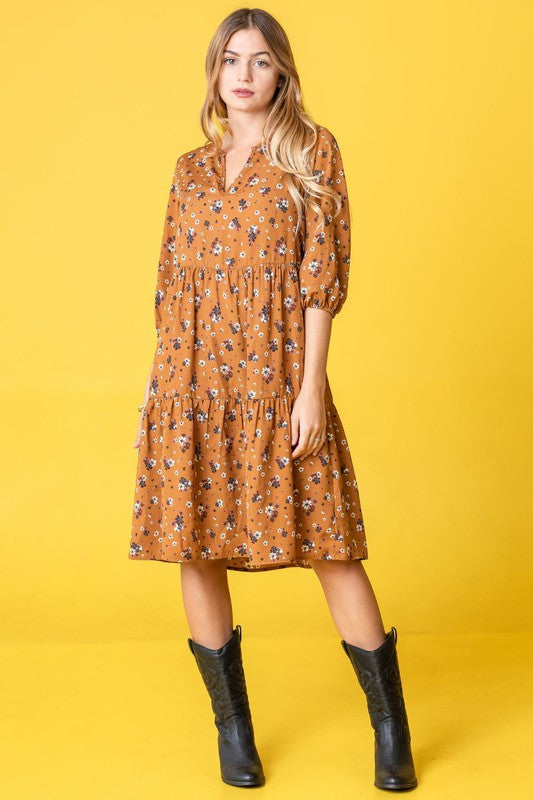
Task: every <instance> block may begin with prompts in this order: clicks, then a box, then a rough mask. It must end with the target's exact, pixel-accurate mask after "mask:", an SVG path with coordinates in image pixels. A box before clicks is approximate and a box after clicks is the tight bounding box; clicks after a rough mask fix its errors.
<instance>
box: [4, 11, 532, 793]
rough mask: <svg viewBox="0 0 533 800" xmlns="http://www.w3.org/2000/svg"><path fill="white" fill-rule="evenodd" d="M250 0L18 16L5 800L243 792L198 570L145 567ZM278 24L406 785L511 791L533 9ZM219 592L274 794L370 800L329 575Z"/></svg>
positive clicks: (8, 392) (523, 554)
mask: <svg viewBox="0 0 533 800" xmlns="http://www.w3.org/2000/svg"><path fill="white" fill-rule="evenodd" d="M237 7H238V5H233V4H227V3H222V4H221V3H214V2H203V3H202V4H201V5H199V4H190V3H178V2H153V3H148V4H147V3H140V2H128V3H125V2H109V0H107V2H105V3H104V2H103V0H96V1H95V2H91V3H86V4H81V3H60V2H52V3H47V4H42V3H36V2H33V1H32V0H30V1H29V2H28V3H25V4H11V5H10V6H9V8H7V9H6V10H4V14H3V26H2V27H3V33H2V39H3V41H2V53H3V55H2V61H3V64H2V67H3V68H2V82H3V111H4V124H3V126H2V135H3V140H4V141H3V147H2V157H3V158H2V160H3V193H2V194H3V197H2V222H3V228H4V232H5V234H6V235H5V236H4V237H2V239H3V243H2V249H3V253H2V256H3V258H2V261H3V291H2V320H3V323H4V325H3V328H4V331H3V336H2V345H3V348H2V349H3V369H2V371H1V377H2V398H3V404H2V405H3V414H2V417H3V430H2V468H3V469H2V473H3V474H2V488H1V498H2V530H3V534H2V537H1V543H2V550H1V565H2V566H1V573H0V574H1V578H2V580H1V584H0V593H1V594H2V601H3V602H2V605H3V607H4V608H5V609H6V610H7V613H6V614H5V615H4V624H3V633H2V636H3V639H4V640H5V642H4V658H3V659H2V661H3V667H2V679H3V682H4V686H5V687H6V686H7V689H3V691H2V695H3V696H4V697H6V696H7V714H8V719H9V723H8V726H7V730H6V733H7V736H8V739H7V741H6V743H5V745H4V746H3V753H4V755H6V754H8V763H9V769H8V770H7V771H6V772H4V782H7V786H8V789H9V795H8V796H9V797H10V798H18V797H33V796H39V797H40V798H43V797H54V798H57V797H62V796H63V794H64V795H65V796H66V795H67V794H69V795H71V794H72V792H75V794H76V796H77V797H78V798H85V797H87V798H89V797H91V798H92V797H95V796H105V797H109V798H111V797H119V796H121V795H122V793H124V794H128V796H129V797H130V798H136V797H152V796H155V791H156V789H157V792H158V793H159V794H160V796H161V797H167V796H168V797H174V796H176V795H177V796H195V793H196V792H198V793H200V794H201V793H202V792H203V791H204V790H205V791H211V792H219V793H220V794H221V795H222V793H224V792H228V793H229V792H234V793H235V792H237V791H238V790H237V789H233V788H232V787H225V785H224V784H222V783H221V782H220V780H219V778H218V776H217V769H218V767H217V764H216V752H215V748H216V738H215V734H216V730H215V728H214V726H213V725H212V722H211V721H210V720H211V716H210V710H209V708H208V705H207V698H206V696H204V690H203V686H201V685H200V679H199V676H198V675H197V674H196V671H195V666H194V664H193V663H192V657H191V654H190V653H189V650H188V647H187V646H186V641H185V640H186V637H187V635H188V629H187V624H186V619H185V616H184V612H183V608H182V604H181V594H180V584H179V567H178V566H177V565H169V564H163V563H157V562H150V563H142V562H133V561H130V560H129V559H127V551H128V546H129V530H130V522H131V514H132V506H133V493H134V473H135V462H136V457H137V450H135V449H134V448H133V446H132V444H133V441H134V438H135V434H136V429H137V421H138V412H137V410H136V406H137V405H138V403H140V402H141V401H142V395H143V392H144V386H145V381H146V377H147V374H148V370H149V368H150V364H151V359H152V357H153V353H154V347H155V328H154V317H153V293H154V288H155V278H156V270H157V260H158V255H159V246H160V239H161V233H162V225H163V216H164V213H165V208H166V201H167V193H168V185H169V181H170V178H171V175H172V170H173V167H174V164H175V160H176V158H177V156H178V155H179V154H181V153H183V152H185V151H187V150H189V149H192V148H193V147H195V146H197V145H199V144H201V143H202V142H203V140H204V137H203V133H202V132H201V129H200V126H199V124H198V120H199V112H200V107H201V104H202V102H203V98H204V89H205V78H204V58H205V51H206V48H207V44H208V41H209V39H210V37H211V36H212V34H213V33H214V31H215V29H216V26H217V25H218V23H219V22H220V21H221V20H222V18H223V17H224V16H225V15H226V14H228V13H230V12H231V11H233V10H234V9H235V8H237ZM261 7H263V8H265V9H266V10H268V11H270V12H271V13H272V14H274V16H276V18H277V19H278V20H279V21H280V22H281V24H282V25H283V26H284V28H285V30H286V31H287V33H288V35H289V38H290V41H291V45H292V48H293V52H294V56H295V59H296V63H297V67H298V70H299V73H300V78H301V81H302V86H303V93H304V101H305V103H306V107H307V109H308V111H309V112H310V113H311V115H312V116H313V118H314V119H315V121H317V122H318V123H320V124H323V125H326V126H327V127H328V128H330V130H332V131H333V133H334V134H335V136H336V137H337V140H338V142H339V145H340V148H341V152H342V155H343V160H344V165H345V169H346V174H347V176H348V182H349V191H350V203H351V212H352V226H353V227H352V268H351V274H350V287H349V293H348V300H347V303H346V305H345V307H344V309H343V312H342V313H341V314H340V315H339V317H338V318H336V319H335V320H334V323H333V333H332V339H331V347H330V355H329V360H328V374H329V377H330V382H331V385H332V390H333V395H334V398H335V402H336V405H337V408H338V410H339V413H340V415H341V418H342V420H343V423H344V426H345V428H346V432H347V435H348V441H349V445H350V451H351V454H352V459H353V462H354V466H355V471H356V475H357V479H358V484H359V490H360V494H361V502H362V509H363V516H364V520H365V526H366V532H367V541H368V547H369V559H368V561H365V569H366V570H367V573H368V574H369V576H370V578H371V580H372V583H373V586H374V589H375V591H376V594H377V597H378V601H379V603H380V607H381V610H382V614H383V618H384V624H385V626H386V630H388V629H389V627H390V625H395V626H396V627H397V629H398V633H399V641H398V648H399V653H400V665H401V667H402V674H403V681H404V688H405V693H406V699H407V701H408V702H407V707H408V712H409V715H410V721H411V732H412V736H413V745H414V756H415V763H416V764H417V767H418V771H419V781H420V784H419V788H418V789H417V790H416V791H418V793H419V796H420V797H426V796H427V797H431V798H432V800H439V798H441V797H443V798H444V797H445V798H447V800H449V799H450V798H454V797H462V796H464V792H465V783H464V782H463V781H467V782H468V786H469V787H471V790H472V793H477V792H478V791H479V792H480V794H481V793H482V794H483V796H484V797H485V798H489V797H498V798H502V797H507V796H511V795H512V796H513V797H514V796H517V795H516V792H514V793H513V790H512V787H511V784H508V781H509V779H510V777H511V774H512V776H513V778H514V779H515V780H517V781H518V780H519V772H520V765H521V764H522V763H523V762H522V761H521V760H520V758H521V752H522V751H521V749H520V748H521V747H522V748H524V747H525V741H526V738H527V736H526V735H525V734H526V732H527V735H528V736H529V735H530V723H529V727H528V726H527V723H526V709H527V708H528V704H530V702H531V694H530V690H529V689H528V688H527V687H528V686H529V683H530V681H527V683H526V677H527V676H528V673H527V667H526V665H527V663H528V659H527V658H526V656H527V652H528V639H527V636H529V635H530V633H531V630H532V614H531V611H532V608H531V606H532V602H531V569H532V557H531V556H532V547H531V531H532V526H531V520H532V491H531V471H532V458H531V453H532V452H533V449H532V446H533V437H532V424H531V423H532V415H531V408H532V399H533V391H532V390H533V385H532V384H533V381H532V367H531V364H532V357H531V353H532V349H531V345H532V338H533V337H532V335H531V316H532V315H531V308H532V304H531V299H532V297H531V283H532V282H531V270H532V260H531V255H532V225H531V187H532V179H533V174H532V173H533V170H532V162H531V142H532V133H533V131H532V127H533V126H532V119H533V117H532V112H531V70H532V66H533V65H532V57H531V41H532V33H533V31H532V24H531V23H532V17H533V12H532V6H531V4H530V3H528V2H518V1H517V0H508V1H507V2H499V3H497V2H481V1H480V0H476V1H475V2H458V1H456V0H449V1H448V2H440V0H439V1H438V2H422V1H420V2H414V1H412V0H407V1H406V2H402V3H397V2H392V1H391V2H371V3H368V2H352V3H347V2H344V3H336V4H329V3H319V2H312V0H305V1H304V0H297V2H292V3H290V4H288V3H279V2H273V3H267V4H265V5H263V6H261ZM141 563H142V565H141ZM230 586H231V589H232V597H233V607H234V622H235V623H240V624H241V625H242V626H243V650H244V654H245V659H246V655H247V654H248V664H249V665H250V666H249V667H248V668H247V678H248V684H249V686H250V693H251V697H252V701H253V702H252V705H253V708H254V709H255V713H256V715H257V720H256V719H255V717H254V722H255V724H256V727H257V729H258V742H259V745H261V744H262V745H263V753H264V754H265V753H266V754H268V759H265V760H267V764H268V771H267V785H266V786H265V788H264V789H263V790H262V791H263V792H267V793H269V792H270V793H272V796H276V797H277V796H282V797H287V798H288V797H291V798H292V797H294V798H300V797H302V796H304V794H305V795H306V796H309V797H313V796H319V795H318V794H316V793H317V792H319V788H320V792H319V794H320V796H322V795H323V794H324V791H326V790H327V792H328V793H329V797H345V796H347V793H348V796H361V797H366V796H374V795H376V793H379V790H378V789H375V788H374V787H373V786H372V775H371V766H372V764H371V759H372V738H371V731H370V728H369V725H368V720H367V719H366V718H365V713H366V709H365V707H364V705H363V700H362V695H361V696H359V697H357V696H356V693H357V691H358V689H357V688H355V687H353V686H352V682H354V681H355V676H354V675H353V673H352V674H350V672H349V665H348V661H347V659H346V656H344V655H343V653H342V651H341V648H340V645H339V637H338V636H337V633H336V630H335V628H334V626H333V623H332V620H331V617H330V615H329V611H328V608H327V605H326V603H325V599H324V596H323V594H322V591H321V589H320V586H319V582H318V581H317V579H316V577H315V576H314V573H313V572H312V571H310V570H303V569H296V568H293V569H285V570H279V571H277V572H267V573H263V574H261V575H255V576H254V577H252V576H251V575H250V574H243V573H238V574H236V573H234V572H231V571H230ZM529 653H530V654H531V651H529ZM529 658H530V656H529ZM248 673H249V674H248ZM352 679H353V681H352ZM504 687H505V690H504ZM252 692H253V694H252ZM505 692H509V694H505ZM496 703H497V706H496V705H495V704H496ZM496 718H497V720H496ZM496 723H497V724H496ZM206 726H210V727H209V732H207V730H206ZM211 728H212V730H211ZM281 730H282V731H283V733H281ZM521 730H523V732H524V738H520V736H521V734H520V732H521ZM513 736H518V737H519V741H517V740H513V739H512V737H513ZM520 742H522V744H520ZM193 743H194V746H193ZM260 750H261V747H260ZM514 759H516V763H515V762H514ZM269 776H272V780H271V781H269ZM423 784H424V785H423ZM515 789H516V790H517V791H518V788H517V787H515ZM351 791H352V792H353V793H354V794H353V795H349V792H351ZM277 792H279V794H278V793H277ZM357 792H360V794H356V793H357ZM425 792H426V793H425ZM505 792H509V794H505ZM228 796H229V794H228Z"/></svg>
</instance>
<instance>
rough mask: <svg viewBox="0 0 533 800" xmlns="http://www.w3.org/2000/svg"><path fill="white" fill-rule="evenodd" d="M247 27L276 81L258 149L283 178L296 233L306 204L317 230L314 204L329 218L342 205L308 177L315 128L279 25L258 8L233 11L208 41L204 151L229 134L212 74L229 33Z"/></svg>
mask: <svg viewBox="0 0 533 800" xmlns="http://www.w3.org/2000/svg"><path fill="white" fill-rule="evenodd" d="M248 28H257V30H259V31H260V32H261V33H262V34H263V36H264V38H265V40H266V41H267V43H268V46H269V48H270V51H271V53H272V60H273V62H274V65H275V66H276V68H277V69H278V70H279V73H280V75H279V78H280V79H281V86H278V87H276V90H275V92H274V97H273V100H272V105H271V108H270V112H269V115H268V117H267V120H266V123H265V126H264V130H263V134H264V138H263V142H262V146H263V148H264V150H265V152H266V154H267V155H268V157H269V158H270V160H271V161H272V162H273V163H274V165H275V166H277V167H279V168H280V169H282V170H283V171H284V172H285V173H286V175H285V176H284V177H285V179H286V184H287V190H288V191H289V193H290V195H291V197H292V198H293V200H294V202H295V204H296V208H297V212H298V223H297V228H296V230H298V227H299V225H300V223H301V221H302V218H303V216H304V211H305V206H306V203H308V204H309V205H310V207H311V208H312V209H313V210H314V211H315V213H316V215H317V218H318V220H319V227H320V226H321V227H322V228H323V227H324V221H325V215H324V211H323V207H322V206H321V205H320V202H321V201H322V200H323V199H324V198H328V197H329V198H330V200H332V201H333V203H334V205H335V211H334V213H333V216H336V215H337V214H338V213H339V212H340V209H341V206H342V203H341V200H340V198H339V195H338V193H337V192H336V191H335V189H333V188H332V187H331V186H329V185H328V184H327V183H324V184H320V183H318V182H317V181H318V180H320V177H321V176H320V174H318V175H317V174H315V173H314V172H313V164H314V158H313V156H314V154H315V152H316V147H317V143H318V130H317V125H316V124H315V123H314V122H313V120H312V119H311V117H310V116H309V114H308V113H307V112H306V111H305V109H304V105H303V101H302V93H301V87H300V79H299V77H298V72H297V70H296V65H295V63H294V58H293V55H292V50H291V46H290V43H289V40H288V38H287V35H286V33H285V31H284V30H283V28H282V27H281V25H280V24H279V22H277V20H276V19H275V18H274V17H273V16H272V15H271V14H269V13H268V12H267V11H263V9H261V8H239V9H237V10H236V11H233V12H232V13H231V14H229V15H228V16H227V17H226V18H225V19H224V20H222V22H221V23H220V25H219V26H218V28H217V29H216V31H215V33H214V35H213V37H212V39H211V41H210V42H209V46H208V48H207V54H206V59H205V71H206V77H207V92H206V97H205V100H204V104H203V106H202V109H201V113H200V123H201V126H202V130H203V132H204V134H205V135H206V137H207V140H208V141H207V142H206V145H204V146H208V147H210V146H212V147H213V148H219V147H221V145H222V137H223V136H224V133H225V132H226V131H230V133H231V125H230V123H229V119H228V109H227V106H226V103H225V102H224V101H223V99H222V97H221V96H220V93H219V91H218V86H217V84H218V73H219V70H220V67H221V65H222V62H223V56H224V49H225V47H226V45H227V43H228V40H229V39H230V37H231V36H232V35H233V34H234V33H235V31H238V30H243V29H248ZM219 126H220V127H221V129H222V130H221V131H220V130H219ZM302 191H303V196H302ZM317 201H318V202H317Z"/></svg>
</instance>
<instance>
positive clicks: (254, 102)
mask: <svg viewBox="0 0 533 800" xmlns="http://www.w3.org/2000/svg"><path fill="white" fill-rule="evenodd" d="M278 79H279V70H278V69H276V67H275V66H274V62H273V60H272V57H271V55H270V50H269V47H268V44H267V43H266V41H265V39H264V37H263V34H262V33H261V32H260V31H258V30H257V28H249V29H246V30H239V31H235V33H234V34H233V35H232V36H231V37H230V38H229V39H228V41H227V43H226V47H225V49H224V52H223V53H222V65H221V67H220V72H219V74H218V90H219V92H220V95H221V97H222V99H223V100H224V102H225V103H226V105H227V107H228V111H229V110H230V109H231V110H232V111H234V112H257V111H264V110H266V109H268V107H269V106H270V104H271V102H272V98H273V96H274V92H275V90H276V85H277V82H278ZM236 89H246V90H248V91H249V92H250V94H241V95H239V94H236V93H235V90H236Z"/></svg>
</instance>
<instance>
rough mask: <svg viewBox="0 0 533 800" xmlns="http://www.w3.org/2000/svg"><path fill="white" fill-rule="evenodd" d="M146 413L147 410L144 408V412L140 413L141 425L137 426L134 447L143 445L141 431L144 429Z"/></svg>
mask: <svg viewBox="0 0 533 800" xmlns="http://www.w3.org/2000/svg"><path fill="white" fill-rule="evenodd" d="M144 412H145V409H144V408H143V410H142V411H141V412H140V413H139V424H138V426H137V438H136V439H135V441H134V442H133V446H134V447H139V445H140V443H141V429H142V426H143V422H144Z"/></svg>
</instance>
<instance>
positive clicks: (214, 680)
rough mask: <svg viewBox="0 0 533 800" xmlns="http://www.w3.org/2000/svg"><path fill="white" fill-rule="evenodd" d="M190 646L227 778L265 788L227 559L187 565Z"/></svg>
mask: <svg viewBox="0 0 533 800" xmlns="http://www.w3.org/2000/svg"><path fill="white" fill-rule="evenodd" d="M181 586H182V591H183V604H184V607H185V613H186V615H187V621H188V623H189V628H190V631H191V637H192V638H188V640H187V641H188V645H189V648H190V650H191V652H192V653H193V655H194V657H195V659H196V663H197V664H198V668H199V670H200V674H201V676H202V679H203V681H204V683H205V686H206V689H207V691H208V692H209V697H210V698H211V708H212V710H213V712H214V715H215V716H214V722H215V725H216V727H217V729H218V738H217V741H218V753H219V759H220V771H221V778H222V780H223V781H224V782H225V783H229V784H231V785H233V786H263V784H264V783H265V774H264V771H263V765H262V763H261V759H260V757H259V753H258V752H257V747H256V744H255V736H254V727H253V723H252V715H251V711H250V703H249V700H248V692H247V687H246V678H245V675H244V667H243V662H242V651H241V626H240V625H237V626H236V627H235V630H234V629H233V612H232V608H231V596H230V593H229V587H228V572H227V564H226V559H224V560H220V561H219V560H209V559H203V560H202V561H186V562H183V563H182V564H181Z"/></svg>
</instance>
